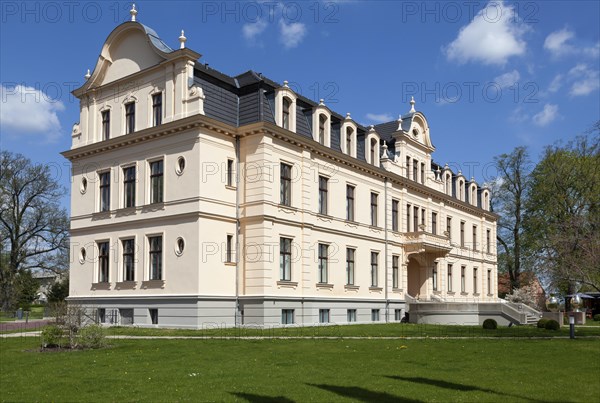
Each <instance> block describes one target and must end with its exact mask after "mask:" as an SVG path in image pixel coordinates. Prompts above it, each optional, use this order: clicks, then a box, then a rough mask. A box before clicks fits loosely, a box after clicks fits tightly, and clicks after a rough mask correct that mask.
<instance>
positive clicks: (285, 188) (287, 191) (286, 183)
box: [279, 163, 292, 206]
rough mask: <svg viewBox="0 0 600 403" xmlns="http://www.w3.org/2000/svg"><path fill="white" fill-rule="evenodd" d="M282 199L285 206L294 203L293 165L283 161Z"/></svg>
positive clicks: (281, 174) (280, 201) (281, 173)
mask: <svg viewBox="0 0 600 403" xmlns="http://www.w3.org/2000/svg"><path fill="white" fill-rule="evenodd" d="M280 171H281V172H280V177H279V183H280V200H279V203H281V204H283V205H284V206H291V205H292V204H291V203H292V166H291V165H288V164H284V163H281V168H280Z"/></svg>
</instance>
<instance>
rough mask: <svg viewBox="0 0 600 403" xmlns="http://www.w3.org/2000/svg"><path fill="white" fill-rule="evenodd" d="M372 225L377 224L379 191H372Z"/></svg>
mask: <svg viewBox="0 0 600 403" xmlns="http://www.w3.org/2000/svg"><path fill="white" fill-rule="evenodd" d="M371 225H372V226H374V227H376V226H377V193H373V192H371Z"/></svg>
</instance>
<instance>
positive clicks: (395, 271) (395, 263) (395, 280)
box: [392, 255, 400, 288]
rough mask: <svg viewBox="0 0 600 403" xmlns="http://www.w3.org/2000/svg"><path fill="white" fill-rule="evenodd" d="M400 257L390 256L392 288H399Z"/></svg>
mask: <svg viewBox="0 0 600 403" xmlns="http://www.w3.org/2000/svg"><path fill="white" fill-rule="evenodd" d="M399 263H400V257H399V256H397V255H393V256H392V288H399V287H398V284H399V283H400V281H399V280H400V268H399V265H400V264H399Z"/></svg>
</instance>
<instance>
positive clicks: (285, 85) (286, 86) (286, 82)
mask: <svg viewBox="0 0 600 403" xmlns="http://www.w3.org/2000/svg"><path fill="white" fill-rule="evenodd" d="M288 84H289V83H288V80H283V87H284V88H290V87H289V86H288Z"/></svg>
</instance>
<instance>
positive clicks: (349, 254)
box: [346, 248, 356, 285]
mask: <svg viewBox="0 0 600 403" xmlns="http://www.w3.org/2000/svg"><path fill="white" fill-rule="evenodd" d="M355 255H356V249H354V248H346V285H354V259H355Z"/></svg>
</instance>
